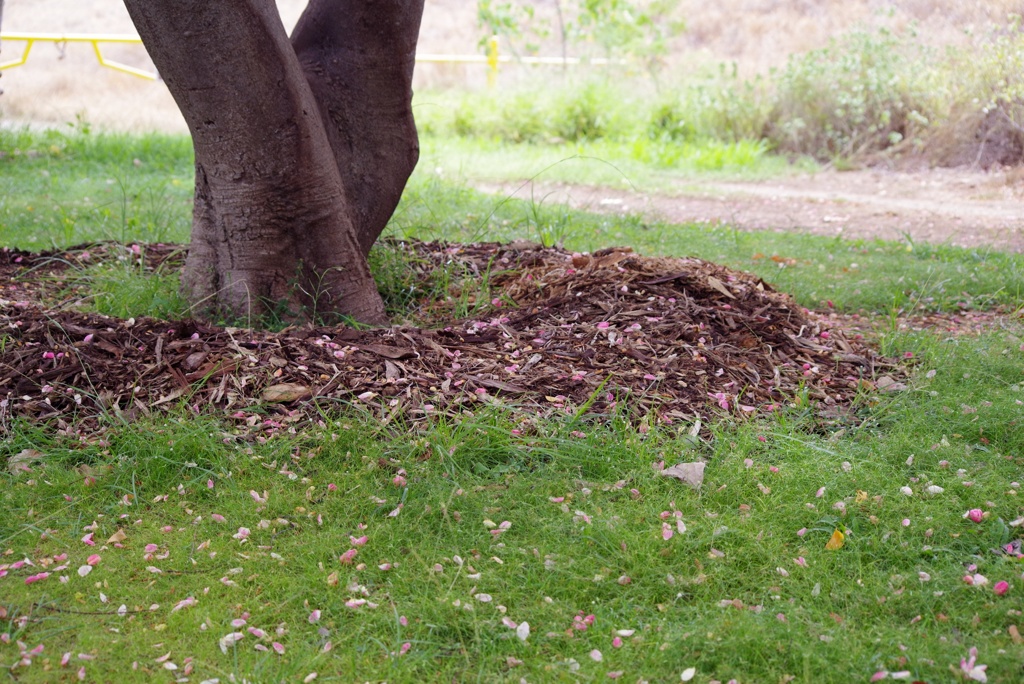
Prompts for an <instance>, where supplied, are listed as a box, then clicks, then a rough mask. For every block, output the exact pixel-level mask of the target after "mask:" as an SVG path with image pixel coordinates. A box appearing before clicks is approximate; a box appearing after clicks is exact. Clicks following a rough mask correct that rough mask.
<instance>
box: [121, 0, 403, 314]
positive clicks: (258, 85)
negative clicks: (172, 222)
mask: <svg viewBox="0 0 1024 684" xmlns="http://www.w3.org/2000/svg"><path fill="white" fill-rule="evenodd" d="M125 5H126V6H127V8H128V11H129V13H130V14H131V17H132V20H133V21H134V23H135V26H136V28H137V29H138V31H139V35H140V36H142V39H143V42H144V43H145V45H146V48H147V50H148V51H149V53H150V56H151V57H152V59H153V61H154V63H155V64H156V66H157V69H158V70H159V71H160V74H161V76H162V77H163V79H164V80H165V81H166V82H167V86H168V88H169V89H170V91H171V94H172V95H173V96H174V99H175V101H176V102H177V103H178V106H179V107H180V109H181V111H182V113H183V115H184V117H185V120H186V122H187V123H188V126H189V130H190V131H191V133H192V140H193V145H194V147H195V157H196V190H195V208H194V215H193V226H192V244H191V247H190V250H189V255H188V259H187V261H186V264H185V272H184V274H183V277H182V288H183V290H184V292H185V294H186V296H187V297H188V299H189V301H190V302H191V303H192V304H193V306H194V308H195V310H196V312H197V313H201V314H205V315H227V316H230V317H232V318H235V319H239V318H240V319H243V320H244V319H247V318H249V319H251V317H252V316H260V315H263V314H266V313H268V312H272V313H276V314H278V315H283V316H284V317H285V318H288V319H294V318H302V317H308V316H322V315H330V314H343V315H350V316H352V317H354V318H356V319H357V320H359V321H362V322H366V323H384V322H385V321H386V316H385V313H384V306H383V302H382V301H381V298H380V295H379V294H378V292H377V289H376V286H375V284H374V282H373V278H372V276H371V275H370V271H369V267H368V265H367V262H366V254H367V252H368V251H369V245H372V244H373V240H375V239H376V238H377V236H378V235H379V233H380V230H381V229H383V227H384V224H386V222H387V217H388V216H390V213H391V211H393V210H394V203H397V196H398V195H400V194H401V190H402V188H404V185H405V181H406V180H407V178H408V174H409V173H410V172H411V167H412V164H414V163H415V152H413V153H412V155H411V156H410V154H409V153H408V152H405V153H404V155H403V153H402V152H401V149H402V148H401V145H400V144H399V143H398V140H399V139H400V138H401V139H403V140H405V147H406V148H408V147H409V145H410V143H409V142H408V141H409V140H410V137H409V130H411V131H412V133H411V141H412V142H411V147H412V149H413V150H415V149H416V142H415V128H413V127H412V126H413V125H412V119H411V113H410V114H409V115H408V118H407V119H403V118H401V117H400V116H398V114H399V113H400V112H403V111H405V112H408V111H409V101H410V99H411V88H410V86H409V81H410V78H411V75H410V77H409V78H405V71H403V70H401V69H398V70H396V69H394V68H393V67H389V65H388V64H387V61H388V59H389V58H390V59H391V60H392V61H393V62H396V63H398V62H401V63H402V64H403V66H404V64H405V59H406V58H405V54H406V53H405V52H402V53H400V56H399V57H396V56H392V54H391V52H390V51H389V46H390V45H391V44H392V43H393V42H394V41H395V39H396V37H398V38H401V39H402V41H401V43H402V47H403V48H406V49H408V48H409V46H410V44H411V48H412V51H413V52H414V51H415V42H416V33H417V32H418V26H419V15H416V16H415V21H413V17H410V16H403V15H401V14H400V13H399V11H398V8H399V7H402V8H408V9H415V6H416V3H413V2H408V1H404V2H403V1H402V0H386V1H378V2H374V1H373V0H363V1H362V2H360V1H359V0H330V1H327V0H324V1H323V2H319V1H317V0H314V2H313V3H311V5H310V7H309V8H307V11H306V13H305V15H304V16H303V24H304V25H309V26H312V27H314V28H317V29H318V30H316V31H314V32H313V33H312V34H309V35H311V36H313V37H312V38H311V39H309V40H306V41H304V42H301V43H300V44H302V45H303V46H304V47H303V54H304V56H303V59H302V62H301V63H300V59H299V56H298V55H297V54H296V49H295V48H293V47H292V45H291V43H290V42H289V40H288V36H287V34H286V32H285V29H284V26H283V24H282V23H281V19H280V15H279V14H278V12H277V8H276V6H275V3H274V1H273V0H217V2H210V0H125ZM367 6H369V7H372V8H373V9H374V10H375V11H372V10H371V9H369V8H368V7H367ZM419 9H420V10H422V5H419ZM343 10H347V11H343ZM371 16H372V17H374V18H375V17H378V16H385V17H389V18H390V20H391V23H381V24H375V23H374V22H372V21H370V22H368V21H365V20H366V19H368V18H369V17H371ZM360 21H362V23H361V24H359V25H357V23H358V22H360ZM408 26H412V27H413V28H412V29H410V28H407V27H408ZM297 33H298V32H297ZM410 33H411V34H412V38H411V41H410V40H408V35H409V34H410ZM338 41H346V42H345V44H344V45H342V44H341V43H339V42H338ZM359 41H362V42H359ZM353 55H354V56H358V57H359V58H360V59H356V58H355V57H354V56H353ZM409 70H410V71H411V63H410V66H409ZM364 71H365V73H364ZM307 72H308V73H312V74H315V75H316V78H311V80H307V76H306V74H307ZM321 74H326V76H321ZM399 76H401V77H402V78H398V77H399ZM388 77H391V78H393V79H396V80H390V81H385V80H383V79H386V78H388ZM360 79H366V80H367V82H366V83H361V82H360ZM371 79H381V80H377V81H373V80H371ZM311 81H312V83H313V85H312V86H311ZM339 87H347V90H346V91H343V93H342V94H341V95H340V96H339V95H337V94H335V93H334V92H333V90H332V89H333V88H339ZM318 95H319V96H320V97H323V98H324V100H323V101H322V102H320V101H318V99H317V97H318ZM403 99H404V109H403V108H402V106H401V105H399V104H397V103H398V102H399V101H400V100H403ZM389 102H394V103H396V104H394V105H393V106H392V108H391V109H389V110H387V111H383V112H380V113H378V112H377V111H376V109H375V108H377V107H383V103H389ZM378 122H380V124H381V131H382V133H377V132H376V131H375V128H376V126H377V125H378ZM399 122H401V124H402V128H401V131H402V134H403V135H404V138H403V136H402V135H399V134H397V133H393V134H388V133H386V131H393V130H397V129H398V123H399ZM325 124H327V125H325ZM350 131H351V132H350ZM396 150H398V152H396ZM410 160H411V161H410ZM398 178H400V182H399V181H398V180H395V179H398ZM387 181H390V182H387ZM378 192H379V193H381V195H379V196H378V195H375V194H374V193H378ZM396 193H397V194H396ZM377 197H380V199H376V198H377ZM385 208H387V216H385V217H384V218H383V219H381V215H382V214H383V213H384V209H385ZM378 223H379V224H380V225H379V228H378V227H376V226H377V224H378ZM374 230H375V231H376V232H375V233H373V231H374ZM371 234H372V238H371V237H370V235H371Z"/></svg>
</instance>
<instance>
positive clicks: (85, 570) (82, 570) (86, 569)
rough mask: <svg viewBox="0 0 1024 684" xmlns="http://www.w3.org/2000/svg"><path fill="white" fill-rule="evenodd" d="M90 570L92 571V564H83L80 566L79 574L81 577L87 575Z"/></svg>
mask: <svg viewBox="0 0 1024 684" xmlns="http://www.w3.org/2000/svg"><path fill="white" fill-rule="evenodd" d="M90 572H92V566H91V565H83V566H82V567H80V568H78V576H79V577H85V576H86V575H88V574H89V573H90Z"/></svg>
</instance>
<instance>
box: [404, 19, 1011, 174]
mask: <svg viewBox="0 0 1024 684" xmlns="http://www.w3.org/2000/svg"><path fill="white" fill-rule="evenodd" d="M524 21H525V20H524ZM974 31H975V34H974V35H973V36H972V39H971V40H970V42H969V44H968V45H967V46H961V47H945V48H941V47H937V46H934V45H931V44H929V43H928V42H927V41H926V40H925V39H924V37H923V36H918V35H916V34H915V33H914V32H913V30H912V29H907V30H902V31H895V30H888V29H867V28H865V29H863V30H855V31H853V32H850V33H848V34H845V35H842V36H839V37H837V38H835V39H834V40H833V41H832V42H831V43H830V44H829V45H828V46H827V47H824V48H821V49H818V50H813V51H811V52H807V53H799V54H795V55H793V56H792V57H791V58H790V59H789V61H788V62H787V63H786V64H785V66H783V67H780V68H772V69H770V70H768V71H767V72H766V73H761V74H757V75H750V74H745V73H741V72H740V70H739V68H738V65H736V64H721V65H720V66H718V67H707V66H706V65H700V66H697V67H694V66H693V65H689V64H688V65H687V66H686V68H685V69H682V68H676V69H675V70H666V71H664V72H657V71H655V72H654V73H655V78H653V79H647V81H648V82H647V85H646V86H642V85H640V83H641V81H642V79H638V78H637V77H638V76H639V75H641V74H644V73H647V74H650V73H651V72H650V70H649V69H646V67H644V68H640V69H639V70H638V66H640V65H643V64H646V62H644V61H643V60H636V59H634V60H633V62H632V65H633V66H632V67H630V66H618V67H616V66H612V67H608V68H606V69H584V70H572V71H567V72H564V74H563V75H562V76H561V78H562V79H564V82H561V83H560V84H559V87H558V88H557V89H553V90H551V91H549V92H545V91H544V90H543V89H541V90H540V91H538V89H537V88H536V87H535V84H534V81H535V79H528V82H529V83H530V85H529V86H528V87H524V88H520V89H517V88H516V87H514V86H511V87H509V88H507V89H506V90H505V91H504V92H499V93H497V94H495V93H488V94H487V95H486V96H484V95H481V94H479V93H465V94H461V95H459V94H457V93H452V92H447V93H437V94H435V93H430V94H427V95H423V96H420V97H419V98H418V102H419V105H418V109H417V117H418V120H419V121H420V122H421V128H422V130H423V131H425V132H426V133H427V134H431V133H436V134H439V135H442V136H462V137H472V138H478V139H484V140H496V141H501V142H502V143H517V144H529V145H552V144H554V145H568V146H570V147H575V148H576V149H579V150H589V149H604V150H607V149H608V148H609V147H614V148H616V149H617V151H618V154H616V155H614V156H615V157H617V158H622V159H633V160H636V161H640V162H643V163H645V164H653V165H655V166H659V167H667V168H672V167H681V168H682V169H684V170H685V169H691V170H697V171H707V170H720V169H726V170H732V171H735V170H737V169H739V168H743V167H749V166H751V165H754V164H755V163H756V162H757V161H758V159H759V158H760V157H762V156H763V155H764V154H765V153H767V152H768V151H773V152H776V153H778V154H782V155H785V156H787V157H789V158H791V159H795V158H799V157H802V156H806V157H810V158H813V159H816V160H818V161H822V162H829V163H833V164H837V165H840V166H842V165H845V164H863V163H877V162H879V161H899V160H904V161H906V160H910V161H913V162H916V163H921V162H924V163H928V164H938V165H950V166H956V165H963V164H973V165H978V166H980V167H982V168H989V167H991V166H993V165H998V164H1011V165H1012V164H1016V163H1019V162H1020V161H1021V158H1022V155H1024V135H1022V130H1024V128H1022V124H1024V112H1022V109H1021V103H1022V101H1024V99H1022V96H1021V86H1022V84H1021V80H1020V76H1019V74H1020V73H1021V60H1022V59H1024V57H1022V56H1024V38H1022V37H1021V32H1020V17H1019V16H1015V15H1011V16H1010V17H1009V18H1008V20H1007V21H1006V22H1003V23H1000V24H998V25H990V26H988V27H987V28H976V29H974ZM657 44H658V43H657V42H656V41H655V42H652V43H651V45H652V46H655V45H657ZM651 49H654V47H652V48H651ZM621 54H624V53H621ZM674 72H682V75H677V74H675V73H674ZM545 73H546V74H548V75H549V76H551V75H552V74H553V73H554V72H553V71H552V70H550V69H548V70H546V71H545ZM588 74H589V78H588V76H587V75H588ZM554 78H555V79H556V80H558V79H559V76H557V75H555V76H554ZM624 83H628V84H629V85H628V87H623V84H624ZM595 145H597V146H598V147H596V148H594V147H593V146H595ZM601 146H603V148H602V147H601Z"/></svg>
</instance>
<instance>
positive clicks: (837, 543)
mask: <svg viewBox="0 0 1024 684" xmlns="http://www.w3.org/2000/svg"><path fill="white" fill-rule="evenodd" d="M845 540H846V536H845V535H844V534H843V533H842V532H840V531H839V530H836V531H835V532H833V533H832V536H831V537H829V540H828V542H827V543H826V544H825V548H826V549H828V550H829V551H838V550H839V549H841V548H843V543H844V542H845Z"/></svg>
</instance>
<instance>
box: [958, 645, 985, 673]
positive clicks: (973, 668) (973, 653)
mask: <svg viewBox="0 0 1024 684" xmlns="http://www.w3.org/2000/svg"><path fill="white" fill-rule="evenodd" d="M968 655H969V658H968V659H966V660H965V659H963V658H961V659H960V671H961V672H963V673H964V676H966V677H967V679H971V680H974V681H976V682H987V681H988V675H986V674H985V670H986V669H987V668H988V665H978V664H977V661H978V649H977V648H975V647H973V646H972V647H971V650H970V652H969V653H968Z"/></svg>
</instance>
